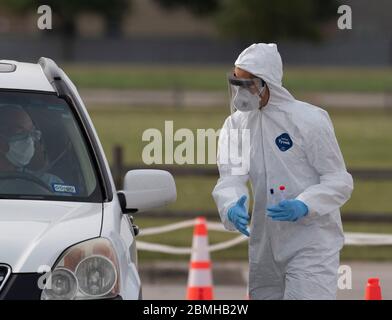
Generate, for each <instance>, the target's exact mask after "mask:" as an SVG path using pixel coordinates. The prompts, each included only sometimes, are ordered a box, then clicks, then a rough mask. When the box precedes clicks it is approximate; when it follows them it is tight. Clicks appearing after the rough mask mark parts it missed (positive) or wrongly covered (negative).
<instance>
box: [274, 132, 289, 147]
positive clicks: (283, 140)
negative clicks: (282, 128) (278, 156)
mask: <svg viewBox="0 0 392 320" xmlns="http://www.w3.org/2000/svg"><path fill="white" fill-rule="evenodd" d="M275 143H276V145H277V146H278V148H279V150H280V151H287V150H289V149H290V148H291V147H292V146H293V141H292V140H291V138H290V136H289V134H288V133H283V134H281V135H280V136H279V137H277V138H276V139H275Z"/></svg>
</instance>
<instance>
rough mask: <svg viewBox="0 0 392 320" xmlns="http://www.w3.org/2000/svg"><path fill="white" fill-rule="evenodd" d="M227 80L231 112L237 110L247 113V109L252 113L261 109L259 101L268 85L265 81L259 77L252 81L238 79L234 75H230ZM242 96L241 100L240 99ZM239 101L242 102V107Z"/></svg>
mask: <svg viewBox="0 0 392 320" xmlns="http://www.w3.org/2000/svg"><path fill="white" fill-rule="evenodd" d="M227 79H228V86H229V97H230V111H231V112H234V111H236V110H241V111H247V110H245V109H247V108H248V109H249V110H248V111H250V110H251V109H254V108H258V107H259V100H260V98H261V97H262V95H263V94H264V91H265V88H266V83H265V81H264V80H263V79H261V78H257V77H255V78H251V79H245V78H238V77H236V76H235V75H234V74H233V73H229V74H228V76H227ZM240 95H241V98H240V99H239V96H240ZM239 101H241V105H242V106H240V105H239ZM246 102H248V103H246ZM246 104H248V106H246Z"/></svg>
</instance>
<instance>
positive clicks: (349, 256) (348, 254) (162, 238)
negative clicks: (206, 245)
mask: <svg viewBox="0 0 392 320" xmlns="http://www.w3.org/2000/svg"><path fill="white" fill-rule="evenodd" d="M141 215H142V214H140V218H138V217H136V219H135V221H136V222H137V224H138V225H139V226H140V227H141V228H143V227H144V228H147V227H151V226H161V225H165V224H170V223H173V222H176V221H179V220H175V219H154V220H152V219H146V218H142V217H141ZM344 230H345V231H346V232H370V233H392V224H379V223H376V224H363V223H356V224H352V223H346V224H344ZM237 235H238V233H234V232H216V231H211V232H209V242H210V244H213V243H218V242H222V241H226V240H229V239H232V238H234V237H236V236H237ZM139 240H142V241H147V242H152V243H162V244H166V245H172V246H176V247H190V246H191V245H192V229H191V228H187V229H181V230H177V231H175V232H170V233H164V234H160V235H154V236H145V237H140V238H139ZM247 258H248V249H247V243H246V242H243V243H241V244H239V245H237V246H235V247H232V248H230V249H226V250H222V251H217V252H213V253H212V260H213V261H216V260H246V259H247ZM341 258H342V260H379V261H386V260H392V246H367V247H366V246H345V247H344V248H343V250H342V254H341ZM139 259H140V261H142V262H146V261H151V260H164V259H172V260H188V259H189V256H188V255H168V254H165V253H155V252H146V251H139Z"/></svg>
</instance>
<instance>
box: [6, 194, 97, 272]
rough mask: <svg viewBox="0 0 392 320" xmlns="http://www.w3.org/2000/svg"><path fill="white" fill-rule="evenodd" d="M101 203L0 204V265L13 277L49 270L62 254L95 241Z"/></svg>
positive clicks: (41, 202)
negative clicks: (16, 274)
mask: <svg viewBox="0 0 392 320" xmlns="http://www.w3.org/2000/svg"><path fill="white" fill-rule="evenodd" d="M102 208H103V207H102V204H101V203H80V202H58V201H36V200H0V263H6V264H8V265H10V266H11V268H12V272H13V273H19V272H37V271H38V270H39V268H42V266H45V265H47V266H50V267H52V266H53V264H54V263H55V262H56V260H57V259H58V258H59V256H60V255H61V253H62V252H63V251H64V250H65V249H67V248H68V247H70V246H72V245H74V244H75V243H79V242H81V241H84V240H87V239H91V238H95V237H98V236H99V235H100V230H101V224H102V210H103V209H102Z"/></svg>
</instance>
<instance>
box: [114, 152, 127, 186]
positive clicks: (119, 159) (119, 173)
mask: <svg viewBox="0 0 392 320" xmlns="http://www.w3.org/2000/svg"><path fill="white" fill-rule="evenodd" d="M112 174H113V179H114V183H115V184H116V187H117V189H121V188H122V182H123V181H122V180H123V174H124V150H123V147H122V146H119V145H115V146H114V147H113V166H112Z"/></svg>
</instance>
